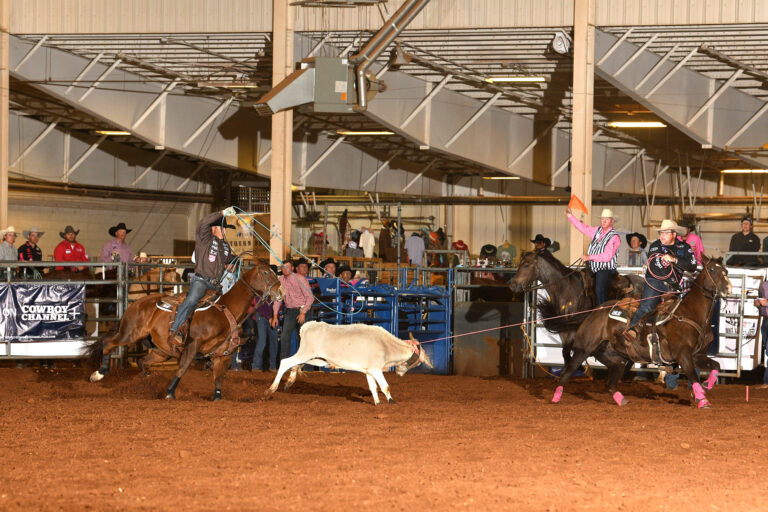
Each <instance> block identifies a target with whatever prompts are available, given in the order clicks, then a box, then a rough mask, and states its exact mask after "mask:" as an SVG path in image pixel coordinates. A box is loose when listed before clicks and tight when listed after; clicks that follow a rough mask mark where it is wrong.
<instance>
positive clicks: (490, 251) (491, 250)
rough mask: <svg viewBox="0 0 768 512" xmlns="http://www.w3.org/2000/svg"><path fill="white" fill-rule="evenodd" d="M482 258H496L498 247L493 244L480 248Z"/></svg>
mask: <svg viewBox="0 0 768 512" xmlns="http://www.w3.org/2000/svg"><path fill="white" fill-rule="evenodd" d="M480 256H482V257H484V258H492V257H495V256H496V246H495V245H492V244H485V245H484V246H482V247H481V248H480Z"/></svg>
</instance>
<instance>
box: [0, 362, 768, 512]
mask: <svg viewBox="0 0 768 512" xmlns="http://www.w3.org/2000/svg"><path fill="white" fill-rule="evenodd" d="M86 376H87V372H86V371H85V370H78V369H60V370H38V369H32V368H26V369H14V368H0V397H1V399H0V400H1V403H2V413H1V414H0V435H2V444H3V449H2V456H1V457H0V460H1V461H2V462H1V464H0V510H4V511H11V510H153V511H154V510H173V511H179V510H185V511H187V510H339V509H347V510H351V509H353V507H354V508H355V509H360V510H369V509H370V510H387V511H389V510H414V509H417V507H418V508H419V509H425V510H445V509H468V510H503V509H506V510H536V511H539V510H586V509H588V510H611V511H613V510H643V511H645V510H699V511H709V510H765V508H766V505H765V503H766V496H768V490H766V481H765V473H766V469H765V468H766V458H768V445H767V444H766V440H767V439H768V432H766V425H767V424H768V409H767V408H766V407H767V406H768V390H759V389H755V388H750V391H751V394H750V401H749V402H746V400H745V387H744V386H743V385H725V386H720V387H717V388H715V389H714V390H713V391H711V392H710V393H709V398H710V399H711V401H712V403H713V409H711V410H705V411H699V410H696V409H694V408H693V407H691V406H690V405H689V396H688V390H687V389H682V388H681V389H678V390H676V391H675V392H664V391H663V390H662V388H661V387H660V386H659V385H656V384H651V383H624V385H623V386H622V389H623V391H624V393H625V395H626V397H627V399H628V400H629V404H628V405H627V406H625V407H623V408H619V407H618V406H616V405H614V404H613V402H612V401H611V399H610V396H609V395H608V394H607V393H606V392H605V390H604V382H603V381H595V382H589V381H580V382H573V383H571V384H570V385H569V387H568V388H567V389H566V394H565V395H564V397H563V401H562V403H561V404H558V405H553V404H551V403H550V402H549V400H550V397H551V393H552V390H553V389H554V384H553V381H551V380H544V379H537V380H510V379H481V378H473V377H435V376H426V375H407V376H405V377H404V378H398V377H396V376H395V375H390V374H387V377H388V380H389V381H390V384H391V386H392V394H393V395H394V398H395V400H397V401H398V405H396V406H390V405H382V406H380V407H378V408H376V407H373V405H372V400H371V396H370V393H369V392H368V389H367V385H366V381H365V378H364V377H363V376H362V375H360V374H353V373H351V374H325V373H320V372H317V373H309V374H305V376H304V377H303V378H301V379H300V380H299V381H298V382H297V384H296V385H295V386H294V388H293V389H291V390H290V391H289V392H287V393H284V392H282V391H281V392H280V393H278V394H277V395H276V397H275V398H273V399H272V400H270V401H267V402H263V401H261V400H260V396H261V394H262V393H263V391H264V390H265V389H266V387H267V385H268V382H270V381H271V379H272V378H273V377H274V374H269V373H260V372H254V373H247V372H230V373H229V374H228V375H227V380H226V382H225V385H224V396H225V400H224V401H222V402H219V403H212V402H211V401H210V396H211V393H212V381H211V377H210V373H208V372H203V371H190V373H189V374H188V375H187V377H186V378H185V379H184V380H183V381H182V383H181V385H180V386H179V389H178V391H177V396H178V400H176V401H175V402H167V401H165V400H162V399H161V396H162V395H163V389H164V387H165V385H166V384H167V383H168V381H169V380H170V378H171V373H170V371H167V370H166V371H158V372H155V373H154V374H153V375H152V376H151V377H148V378H145V377H141V376H139V375H138V373H137V372H136V371H135V370H125V371H122V372H118V373H116V374H115V373H113V374H111V375H109V376H108V377H107V378H106V379H105V380H104V381H103V382H101V383H99V384H90V383H88V382H86Z"/></svg>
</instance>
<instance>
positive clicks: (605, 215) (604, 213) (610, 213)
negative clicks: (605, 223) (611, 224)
mask: <svg viewBox="0 0 768 512" xmlns="http://www.w3.org/2000/svg"><path fill="white" fill-rule="evenodd" d="M600 218H601V219H605V218H610V219H613V220H617V219H618V217H617V216H615V215H614V214H613V210H611V209H610V208H603V211H602V212H600Z"/></svg>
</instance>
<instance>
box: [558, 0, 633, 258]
mask: <svg viewBox="0 0 768 512" xmlns="http://www.w3.org/2000/svg"><path fill="white" fill-rule="evenodd" d="M573 35H574V38H573V138H572V139H571V155H572V156H571V180H570V182H571V191H572V193H574V194H576V195H577V196H579V199H581V201H582V202H583V203H584V205H585V206H586V207H587V209H588V210H590V211H591V210H592V131H593V127H592V124H593V115H594V113H593V105H594V90H595V0H575V4H574V13H573ZM625 35H626V34H625ZM581 217H582V219H583V220H585V221H589V219H588V218H585V216H584V214H582V215H581ZM569 234H570V254H569V260H570V261H575V260H576V259H578V258H580V257H581V256H582V255H583V254H584V237H583V235H582V234H581V232H579V231H578V230H576V229H571V230H570V231H569Z"/></svg>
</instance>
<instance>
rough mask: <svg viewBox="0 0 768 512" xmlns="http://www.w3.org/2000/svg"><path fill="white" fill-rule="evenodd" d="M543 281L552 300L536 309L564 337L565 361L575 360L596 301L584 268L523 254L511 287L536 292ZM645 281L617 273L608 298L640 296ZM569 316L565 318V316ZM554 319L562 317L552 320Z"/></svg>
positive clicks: (537, 253)
mask: <svg viewBox="0 0 768 512" xmlns="http://www.w3.org/2000/svg"><path fill="white" fill-rule="evenodd" d="M537 281H538V282H541V286H542V288H544V289H545V290H546V291H547V295H549V299H545V300H541V301H539V302H538V303H537V304H536V307H537V308H538V310H539V313H541V317H542V319H543V321H544V327H545V328H546V329H547V330H548V331H550V332H552V333H556V334H559V335H560V338H561V339H562V340H563V361H564V362H565V363H566V364H567V363H568V361H569V360H570V359H571V345H572V344H573V336H574V335H575V334H576V329H578V327H579V325H581V322H583V321H584V319H585V318H586V317H587V315H588V314H589V313H588V312H587V313H584V311H588V310H590V309H592V308H594V307H595V298H594V295H593V294H592V293H590V292H589V285H588V282H587V278H585V277H584V274H583V271H582V269H579V268H569V267H566V266H565V265H563V264H562V263H560V261H559V260H558V259H557V258H555V257H554V256H553V255H552V253H550V252H549V251H548V250H546V249H543V250H538V251H531V252H523V254H522V255H521V256H520V265H519V266H518V269H517V273H516V274H515V277H514V278H513V279H512V281H510V283H509V287H510V289H511V290H512V291H513V292H525V291H530V290H533V289H534V288H532V286H533V284H534V283H536V282H537ZM642 283H643V281H642V278H640V277H639V276H624V275H621V274H619V273H617V274H616V275H615V276H614V278H613V279H612V280H611V285H610V288H609V290H608V297H609V298H611V299H615V298H622V297H626V296H637V297H638V298H639V297H640V294H642V291H643V289H642ZM563 315H566V316H565V317H562V316H563ZM553 317H559V318H556V321H555V320H552V318H553Z"/></svg>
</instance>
